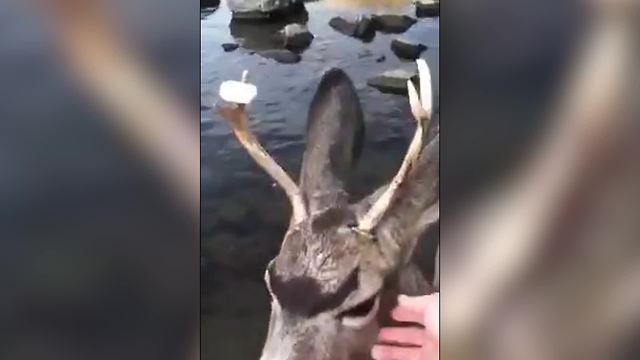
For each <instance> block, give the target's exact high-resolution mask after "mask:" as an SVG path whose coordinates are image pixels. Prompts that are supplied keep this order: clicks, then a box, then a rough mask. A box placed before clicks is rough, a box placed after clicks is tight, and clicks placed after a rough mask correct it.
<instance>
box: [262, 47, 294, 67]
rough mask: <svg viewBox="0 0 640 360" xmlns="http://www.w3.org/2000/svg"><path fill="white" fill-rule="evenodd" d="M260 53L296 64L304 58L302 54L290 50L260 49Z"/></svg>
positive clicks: (283, 62)
mask: <svg viewBox="0 0 640 360" xmlns="http://www.w3.org/2000/svg"><path fill="white" fill-rule="evenodd" d="M258 54H259V55H260V56H262V57H265V58H267V59H273V60H275V61H277V62H279V63H282V64H295V63H298V62H300V60H301V59H302V58H301V57H300V55H298V54H296V53H294V52H292V51H289V50H265V51H258Z"/></svg>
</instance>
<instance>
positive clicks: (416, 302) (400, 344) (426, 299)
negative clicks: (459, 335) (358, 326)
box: [371, 293, 440, 360]
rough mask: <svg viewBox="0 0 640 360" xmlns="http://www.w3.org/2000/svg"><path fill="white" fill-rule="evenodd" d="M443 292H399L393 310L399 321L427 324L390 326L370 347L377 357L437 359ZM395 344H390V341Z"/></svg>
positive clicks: (379, 358) (395, 318) (420, 359)
mask: <svg viewBox="0 0 640 360" xmlns="http://www.w3.org/2000/svg"><path fill="white" fill-rule="evenodd" d="M439 298H440V294H439V293H435V294H432V295H425V296H416V297H410V296H406V295H400V296H399V297H398V306H396V307H395V308H394V309H393V311H392V312H391V317H392V318H393V319H394V320H396V321H401V322H410V323H415V324H418V325H422V326H424V328H419V327H387V328H382V329H381V330H380V333H379V334H378V344H376V345H375V346H374V347H373V349H371V356H372V357H373V358H374V359H376V360H438V359H439V357H440V345H439V341H440V328H439V322H440V315H439ZM381 343H382V344H381ZM390 343H391V344H394V345H389V344H390Z"/></svg>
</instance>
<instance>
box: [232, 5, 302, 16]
mask: <svg viewBox="0 0 640 360" xmlns="http://www.w3.org/2000/svg"><path fill="white" fill-rule="evenodd" d="M227 6H228V7H229V10H231V13H232V14H233V18H234V19H247V20H260V19H272V18H277V17H281V16H286V15H289V14H292V13H295V12H298V11H300V10H303V9H304V3H303V1H302V0H227Z"/></svg>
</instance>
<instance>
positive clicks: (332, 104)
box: [300, 69, 364, 214]
mask: <svg viewBox="0 0 640 360" xmlns="http://www.w3.org/2000/svg"><path fill="white" fill-rule="evenodd" d="M363 139H364V122H363V114H362V107H361V106H360V100H359V99H358V95H357V94H356V91H355V88H354V86H353V83H352V82H351V80H350V79H349V77H348V76H347V75H346V74H345V73H344V72H343V71H342V70H339V69H331V70H329V71H328V72H327V73H325V74H324V75H323V77H322V79H321V80H320V84H319V85H318V89H317V91H316V94H315V96H314V97H313V100H312V102H311V107H310V108H309V113H308V118H307V132H306V150H305V153H304V158H303V161H302V172H301V175H300V188H301V191H302V193H303V196H304V197H305V200H306V203H307V205H308V210H309V213H310V214H313V213H317V212H319V211H323V210H325V209H326V208H329V207H333V206H336V205H339V204H346V203H347V197H348V196H347V191H346V183H347V181H348V177H349V174H350V172H351V169H352V168H353V167H354V166H355V163H356V162H357V160H358V157H359V155H360V151H361V149H362V143H363Z"/></svg>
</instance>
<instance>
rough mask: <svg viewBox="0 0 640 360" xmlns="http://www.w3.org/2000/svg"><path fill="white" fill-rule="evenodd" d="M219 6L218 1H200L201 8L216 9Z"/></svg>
mask: <svg viewBox="0 0 640 360" xmlns="http://www.w3.org/2000/svg"><path fill="white" fill-rule="evenodd" d="M219 5H220V0H200V7H201V8H217V7H218V6H219Z"/></svg>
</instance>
